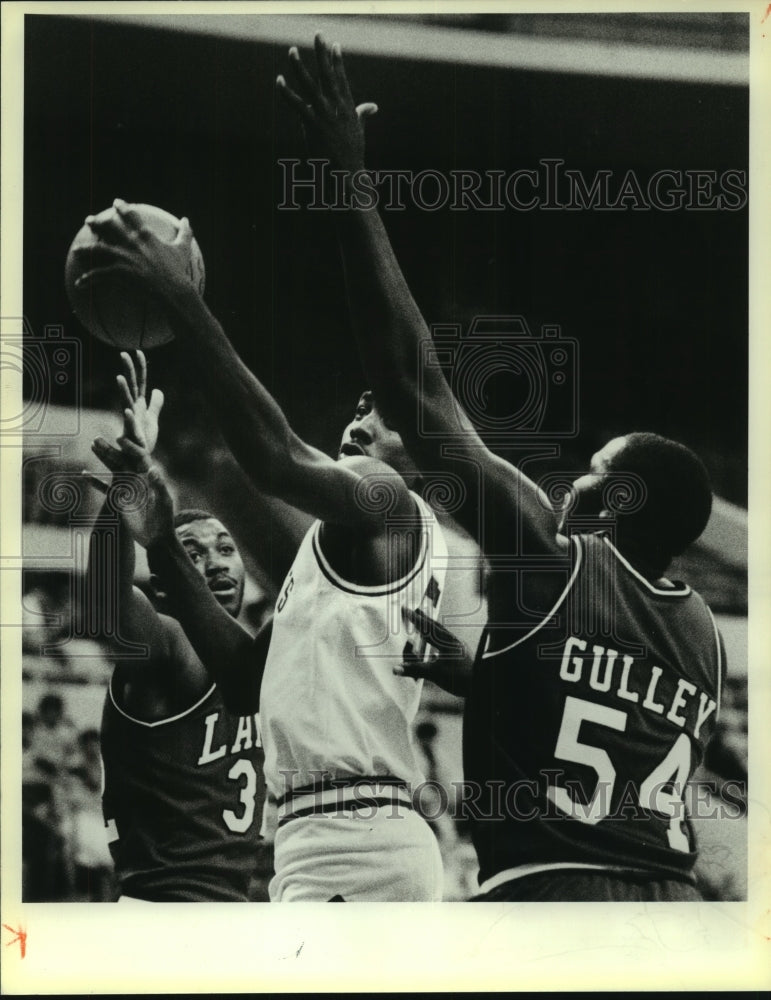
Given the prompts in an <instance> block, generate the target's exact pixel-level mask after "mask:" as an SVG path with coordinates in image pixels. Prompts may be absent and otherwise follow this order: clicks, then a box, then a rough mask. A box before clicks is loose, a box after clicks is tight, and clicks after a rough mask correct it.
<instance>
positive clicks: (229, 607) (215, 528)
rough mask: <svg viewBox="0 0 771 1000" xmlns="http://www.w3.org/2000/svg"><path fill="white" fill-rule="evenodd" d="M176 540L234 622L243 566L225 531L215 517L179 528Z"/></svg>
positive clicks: (242, 594) (239, 605)
mask: <svg viewBox="0 0 771 1000" xmlns="http://www.w3.org/2000/svg"><path fill="white" fill-rule="evenodd" d="M177 537H178V538H179V540H180V541H181V542H182V545H183V546H184V548H185V551H186V552H187V554H188V556H190V561H191V562H192V563H193V565H194V566H195V568H196V569H197V570H198V572H199V573H200V574H201V576H202V577H203V578H204V580H205V581H206V584H207V586H208V588H209V590H211V592H212V594H214V596H215V598H216V599H217V601H219V603H220V604H221V605H222V607H223V608H224V609H225V610H226V611H227V612H228V614H231V615H232V616H233V617H234V618H235V617H236V615H237V614H238V612H239V611H240V610H241V602H242V601H243V597H244V580H245V573H244V564H243V562H242V561H241V556H240V555H239V554H238V549H237V548H236V545H235V542H234V541H233V539H232V538H231V537H230V534H229V533H228V530H227V528H225V527H224V526H223V525H222V524H221V522H220V521H218V520H217V519H216V518H215V517H208V518H205V519H204V518H202V519H201V520H199V521H191V522H190V524H180V526H179V527H178V528H177Z"/></svg>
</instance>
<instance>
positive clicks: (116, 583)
mask: <svg viewBox="0 0 771 1000" xmlns="http://www.w3.org/2000/svg"><path fill="white" fill-rule="evenodd" d="M135 561H136V560H135V553H134V541H133V539H132V537H131V535H130V533H129V532H128V531H126V528H125V526H124V525H123V524H121V523H120V519H119V518H117V517H116V515H115V513H114V512H113V510H112V508H111V507H110V506H109V504H108V503H107V501H106V500H105V502H104V503H103V504H102V507H101V509H100V511H99V514H98V515H97V518H96V521H95V522H94V526H93V529H92V531H91V538H90V540H89V546H88V566H87V569H86V581H85V582H86V586H85V602H84V606H83V608H82V609H81V611H82V613H83V615H84V616H87V617H88V625H89V631H90V632H93V633H95V634H97V635H100V636H106V635H110V634H115V633H116V631H120V634H121V635H122V637H123V638H125V639H129V640H132V639H133V638H134V636H132V635H131V634H130V632H131V625H132V620H131V610H132V607H133V602H134V597H133V591H134V586H133V584H134V567H135ZM118 615H120V622H119V623H118V622H117V616H118ZM116 624H117V629H116Z"/></svg>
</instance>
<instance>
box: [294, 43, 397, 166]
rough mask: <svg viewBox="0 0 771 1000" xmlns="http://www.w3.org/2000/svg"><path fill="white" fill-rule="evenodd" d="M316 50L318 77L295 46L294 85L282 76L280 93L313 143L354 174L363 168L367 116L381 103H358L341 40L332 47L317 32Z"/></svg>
mask: <svg viewBox="0 0 771 1000" xmlns="http://www.w3.org/2000/svg"><path fill="white" fill-rule="evenodd" d="M315 49H316V70H317V78H316V79H315V80H314V78H313V77H312V76H311V74H310V73H309V72H308V70H307V69H306V67H305V65H304V64H303V61H302V59H301V58H300V53H299V52H298V51H297V48H296V46H292V48H291V49H290V50H289V66H290V69H291V74H292V86H290V85H289V84H288V83H287V81H286V79H285V78H284V77H283V76H279V77H278V78H277V79H276V84H277V86H278V89H279V93H280V94H281V95H282V96H283V97H284V99H285V100H286V101H287V103H288V104H289V106H290V107H292V108H293V109H294V110H295V112H296V113H297V115H298V116H299V118H300V121H301V122H302V124H303V127H304V128H305V131H306V134H307V136H308V139H309V142H310V143H311V145H313V146H317V147H318V148H319V151H320V152H321V153H322V154H324V155H326V156H328V157H329V158H330V159H331V160H332V161H333V163H334V164H335V166H337V167H338V168H342V169H343V170H347V171H350V172H351V173H353V172H355V171H357V170H363V169H364V119H365V118H367V117H368V116H369V115H373V114H375V113H376V112H377V105H376V104H372V103H371V102H369V103H365V104H359V105H358V106H357V105H355V104H354V101H353V97H352V95H351V88H350V86H349V84H348V78H347V76H346V75H345V67H344V66H343V56H342V52H341V49H340V45H339V44H338V43H335V44H334V45H332V46H329V45H328V44H327V43H326V41H325V40H324V37H323V35H321V34H317V35H316V38H315ZM314 151H315V150H314Z"/></svg>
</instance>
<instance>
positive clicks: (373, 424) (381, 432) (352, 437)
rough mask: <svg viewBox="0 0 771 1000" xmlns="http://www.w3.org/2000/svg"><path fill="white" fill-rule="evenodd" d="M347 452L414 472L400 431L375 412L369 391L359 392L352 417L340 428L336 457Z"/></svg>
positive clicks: (341, 456)
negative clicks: (341, 432)
mask: <svg viewBox="0 0 771 1000" xmlns="http://www.w3.org/2000/svg"><path fill="white" fill-rule="evenodd" d="M348 455H368V456H369V457H370V458H377V459H380V461H381V462H385V463H386V465H390V466H391V468H392V469H396V471H397V472H400V473H401V474H402V475H405V476H406V475H414V474H415V466H414V465H413V464H412V460H411V459H410V457H409V455H408V454H407V451H406V449H405V447H404V444H403V442H402V439H401V435H400V434H399V432H398V431H396V430H394V429H393V427H389V426H388V424H387V423H386V422H385V420H383V418H382V417H381V416H380V414H379V413H378V410H377V407H376V406H375V401H374V397H373V395H372V393H371V392H369V391H367V392H364V393H362V395H361V399H360V400H359V402H358V405H357V406H356V412H355V413H354V416H353V420H352V421H351V422H350V423H349V424H348V426H347V427H346V428H345V430H344V431H343V436H342V439H341V441H340V449H339V452H338V456H337V457H338V458H345V457H346V456H348Z"/></svg>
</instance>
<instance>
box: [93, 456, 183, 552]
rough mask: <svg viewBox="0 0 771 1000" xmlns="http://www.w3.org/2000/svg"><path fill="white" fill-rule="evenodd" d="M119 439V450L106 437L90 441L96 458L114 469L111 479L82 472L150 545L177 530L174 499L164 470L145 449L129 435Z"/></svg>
mask: <svg viewBox="0 0 771 1000" xmlns="http://www.w3.org/2000/svg"><path fill="white" fill-rule="evenodd" d="M120 442H121V447H120V450H119V449H117V448H113V447H112V445H110V444H108V443H107V441H105V440H104V438H96V440H95V441H94V443H93V444H92V445H91V448H92V451H93V452H94V454H95V455H96V456H97V458H99V460H100V461H101V462H102V463H103V465H105V466H106V467H107V468H108V469H109V470H110V472H112V473H114V475H113V476H112V477H111V479H110V481H109V482H106V483H105V482H103V481H102V480H101V479H100V478H99V476H95V475H93V473H90V472H84V473H83V475H84V476H85V477H86V479H87V480H88V481H89V482H90V483H91V485H92V486H94V487H95V488H96V489H97V490H99V492H100V493H104V494H105V495H106V496H107V497H108V499H109V501H110V505H111V506H112V508H113V510H115V511H118V512H119V513H120V515H121V518H122V519H123V522H124V524H125V525H126V527H127V528H128V529H129V531H130V532H131V534H132V535H133V536H134V538H135V539H136V540H137V541H138V542H139V544H140V545H143V546H144V547H145V548H147V547H148V546H150V545H152V544H154V543H155V542H160V541H163V540H164V539H165V538H168V537H169V536H170V535H172V534H173V533H174V501H173V500H172V498H171V494H170V493H169V488H168V486H167V484H166V479H165V477H164V475H163V473H162V472H161V470H160V468H159V467H158V466H157V465H151V464H150V460H149V456H148V455H147V453H146V451H145V450H144V449H142V448H140V447H139V445H136V444H135V443H134V442H133V441H129V440H128V439H127V438H121V439H120Z"/></svg>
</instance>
